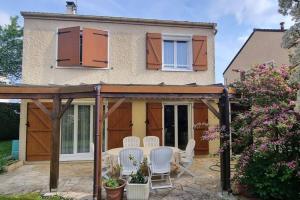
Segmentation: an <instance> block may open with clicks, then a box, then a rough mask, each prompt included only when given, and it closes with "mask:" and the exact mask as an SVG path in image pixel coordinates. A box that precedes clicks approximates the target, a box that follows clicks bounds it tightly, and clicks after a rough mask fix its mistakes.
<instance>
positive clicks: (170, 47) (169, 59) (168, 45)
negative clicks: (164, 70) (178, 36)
mask: <svg viewBox="0 0 300 200" xmlns="http://www.w3.org/2000/svg"><path fill="white" fill-rule="evenodd" d="M174 43H175V42H174V41H172V40H164V64H165V65H166V66H167V67H174Z"/></svg>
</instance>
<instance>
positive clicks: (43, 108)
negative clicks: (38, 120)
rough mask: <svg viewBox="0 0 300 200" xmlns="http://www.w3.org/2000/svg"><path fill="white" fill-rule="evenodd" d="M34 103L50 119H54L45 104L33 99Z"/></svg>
mask: <svg viewBox="0 0 300 200" xmlns="http://www.w3.org/2000/svg"><path fill="white" fill-rule="evenodd" d="M32 101H33V103H34V104H35V105H36V106H37V107H39V108H40V109H41V110H42V111H43V112H44V113H45V114H46V115H47V116H48V117H49V118H50V119H51V118H52V112H51V111H49V110H48V109H47V108H46V106H45V105H44V104H42V103H41V102H40V101H39V100H38V99H32Z"/></svg>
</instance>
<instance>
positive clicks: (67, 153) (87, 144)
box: [61, 105, 93, 160]
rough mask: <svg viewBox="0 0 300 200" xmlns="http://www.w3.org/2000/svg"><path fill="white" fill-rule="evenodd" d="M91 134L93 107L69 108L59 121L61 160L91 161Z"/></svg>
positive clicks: (76, 106) (73, 106) (79, 106)
mask: <svg viewBox="0 0 300 200" xmlns="http://www.w3.org/2000/svg"><path fill="white" fill-rule="evenodd" d="M92 132H93V106H92V105H72V106H70V108H69V109H68V110H67V111H66V112H65V113H64V115H63V117H62V119H61V159H62V160H90V159H92V158H93V152H92V151H93V148H92V147H93V140H92Z"/></svg>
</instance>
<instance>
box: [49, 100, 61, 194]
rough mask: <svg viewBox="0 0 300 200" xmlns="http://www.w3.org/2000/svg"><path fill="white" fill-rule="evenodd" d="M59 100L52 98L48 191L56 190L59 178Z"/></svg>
mask: <svg viewBox="0 0 300 200" xmlns="http://www.w3.org/2000/svg"><path fill="white" fill-rule="evenodd" d="M60 109H61V99H60V97H59V96H58V95H55V96H54V97H53V110H52V117H51V118H52V134H51V142H50V144H51V160H50V191H52V189H57V186H58V178H59V147H60V118H59V113H60Z"/></svg>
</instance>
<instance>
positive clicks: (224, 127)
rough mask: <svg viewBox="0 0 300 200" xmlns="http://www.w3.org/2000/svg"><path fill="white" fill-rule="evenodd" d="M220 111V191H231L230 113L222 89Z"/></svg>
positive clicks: (227, 101)
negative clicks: (221, 149)
mask: <svg viewBox="0 0 300 200" xmlns="http://www.w3.org/2000/svg"><path fill="white" fill-rule="evenodd" d="M219 110H220V115H221V116H220V128H221V132H220V134H221V137H220V145H221V147H223V151H222V152H221V154H220V160H221V186H222V190H226V191H228V192H230V191H231V186H230V116H229V115H230V112H229V97H228V91H227V89H226V88H224V91H223V94H222V95H221V98H220V99H219Z"/></svg>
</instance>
